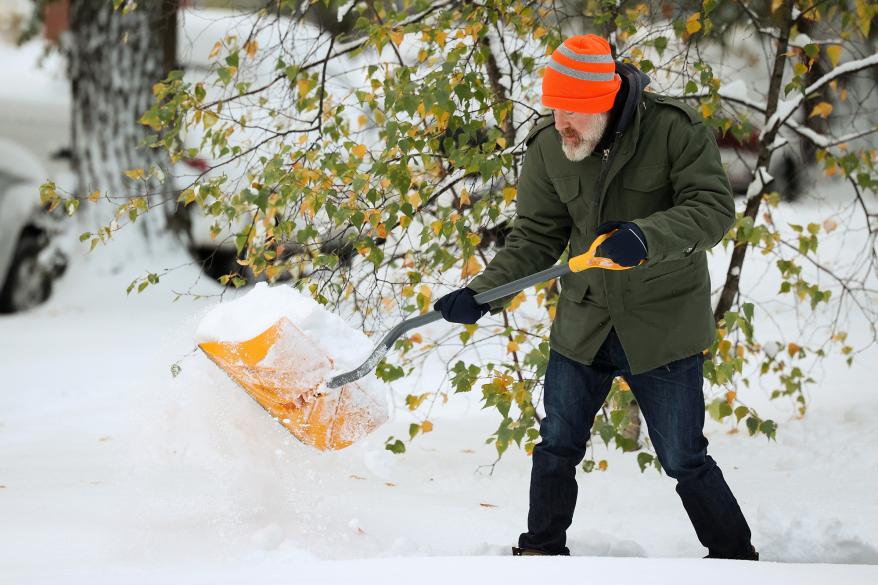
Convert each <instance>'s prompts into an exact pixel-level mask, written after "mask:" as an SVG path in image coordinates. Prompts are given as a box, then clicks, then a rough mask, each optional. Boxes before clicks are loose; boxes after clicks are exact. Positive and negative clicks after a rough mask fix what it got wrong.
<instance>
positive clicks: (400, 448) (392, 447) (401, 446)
mask: <svg viewBox="0 0 878 585" xmlns="http://www.w3.org/2000/svg"><path fill="white" fill-rule="evenodd" d="M391 441H392V442H391ZM384 448H385V449H387V450H388V451H390V452H391V453H396V454H397V455H399V454H401V453H405V443H403V442H402V441H400V440H399V439H396V440H395V441H393V437H390V438H389V439H387V442H386V443H385V444H384Z"/></svg>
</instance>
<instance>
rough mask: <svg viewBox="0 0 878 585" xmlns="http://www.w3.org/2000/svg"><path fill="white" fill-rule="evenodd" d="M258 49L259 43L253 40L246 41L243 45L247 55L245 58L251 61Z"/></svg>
mask: <svg viewBox="0 0 878 585" xmlns="http://www.w3.org/2000/svg"><path fill="white" fill-rule="evenodd" d="M258 48H259V43H257V42H256V41H254V40H250V41H247V44H245V45H244V51H245V52H246V53H247V56H248V57H250V58H251V59H252V58H253V57H255V56H256V50H257V49H258Z"/></svg>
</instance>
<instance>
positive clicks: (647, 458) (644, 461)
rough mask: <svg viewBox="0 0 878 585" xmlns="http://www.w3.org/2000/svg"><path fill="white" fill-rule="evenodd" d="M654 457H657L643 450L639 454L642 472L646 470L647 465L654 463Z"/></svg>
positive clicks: (638, 462)
mask: <svg viewBox="0 0 878 585" xmlns="http://www.w3.org/2000/svg"><path fill="white" fill-rule="evenodd" d="M653 459H655V457H654V456H653V455H652V454H650V453H647V452H646V451H641V452H640V453H638V454H637V464H638V465H639V466H640V473H643V472H644V471H646V467H647V466H648V465H651V464H652V462H653Z"/></svg>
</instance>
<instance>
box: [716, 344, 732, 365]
mask: <svg viewBox="0 0 878 585" xmlns="http://www.w3.org/2000/svg"><path fill="white" fill-rule="evenodd" d="M731 348H732V342H731V341H729V340H728V339H723V340H722V341H720V342H719V347H718V349H719V355H720V357H722V359H723V361H724V362H725V361H728V359H729V350H730V349H731Z"/></svg>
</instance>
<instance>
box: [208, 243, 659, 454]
mask: <svg viewBox="0 0 878 585" xmlns="http://www.w3.org/2000/svg"><path fill="white" fill-rule="evenodd" d="M614 231H615V230H613V231H611V232H608V233H605V234H601V235H599V236H598V237H597V238H595V240H594V242H593V243H592V245H591V246H590V247H589V249H588V251H587V252H585V253H583V254H580V255H579V256H575V257H573V258H571V259H570V260H569V261H568V262H566V263H564V264H558V265H556V266H553V267H551V268H548V269H546V270H542V271H540V272H537V273H535V274H532V275H530V276H526V277H524V278H520V279H518V280H514V281H512V282H510V283H507V284H504V285H501V286H498V287H496V288H492V289H490V290H487V291H485V292H483V293H479V294H477V295H475V300H476V302H477V303H479V304H483V303H490V302H491V301H495V300H497V299H500V298H503V297H506V296H508V295H511V294H513V293H517V292H520V291H522V290H524V289H526V288H529V287H531V286H534V285H535V284H538V283H541V282H545V281H546V280H550V279H552V278H559V277H561V276H564V275H565V274H569V273H571V272H582V271H583V270H588V269H589V268H603V269H604V270H627V269H629V268H633V267H632V266H621V265H619V264H616V263H615V262H613V261H612V260H610V259H609V258H602V257H599V256H595V254H596V250H597V248H598V246H600V245H601V243H602V242H603V241H604V240H606V239H607V238H608V237H610V236H611V235H612V234H613V232H614ZM641 263H642V262H641ZM440 319H442V314H441V313H440V312H439V311H435V310H434V311H430V312H429V313H426V314H424V315H419V316H417V317H412V318H410V319H406V320H404V321H402V322H400V323H399V324H398V325H396V326H395V327H394V328H393V329H391V330H390V331H389V332H388V333H387V334H386V335H385V336H384V338H383V339H382V340H381V342H380V343H379V344H378V345H377V346H376V347H375V349H374V350H373V351H372V353H371V354H370V355H369V357H368V358H367V359H366V361H364V362H363V363H362V364H361V365H360V366H359V367H357V368H356V369H354V370H351V371H349V372H345V373H343V374H339V375H336V376H334V377H332V378H330V379H329V380H328V381H327V380H326V379H327V378H329V375H330V374H331V373H332V371H333V368H334V360H333V359H332V358H331V357H330V356H328V355H324V354H322V353H319V352H315V351H313V348H314V347H316V344H314V343H313V342H312V341H311V340H310V339H309V338H308V336H307V335H305V333H303V332H302V330H301V329H299V328H298V327H296V326H295V325H294V324H293V323H292V322H290V321H289V320H288V319H286V318H282V319H280V320H279V321H277V322H276V323H275V324H274V325H272V326H271V327H270V328H268V329H267V330H265V331H264V332H262V333H260V334H259V335H257V336H256V337H254V338H253V339H249V340H247V341H243V342H206V343H202V344H200V345H199V347H200V348H201V349H202V351H204V353H205V354H207V356H208V357H209V358H210V359H211V360H213V362H214V363H216V364H217V365H218V366H219V367H220V368H222V369H223V370H224V371H225V372H226V373H227V374H228V375H229V376H230V377H231V378H232V379H233V380H234V381H235V382H237V383H238V384H239V385H241V386H242V387H243V388H244V389H245V390H246V391H247V392H248V393H249V394H250V396H252V397H253V398H254V399H255V400H256V401H257V402H258V403H259V404H260V405H262V407H263V408H265V410H267V411H268V412H269V414H271V415H272V417H274V419H275V420H277V421H278V422H280V423H281V424H282V425H283V426H284V427H285V428H286V429H287V430H288V431H290V432H291V433H292V434H293V435H294V436H295V437H296V438H297V439H299V440H300V441H302V442H303V443H306V444H308V445H312V446H314V447H316V448H318V449H320V450H326V449H331V450H337V449H343V448H344V447H347V446H348V445H350V444H352V443H354V442H356V441H357V440H359V439H360V438H362V437H364V436H365V435H367V434H369V433H370V432H371V431H373V430H374V429H375V428H377V427H378V426H380V425H381V424H383V423H384V422H385V421H386V420H387V413H386V409H385V407H384V405H381V404H378V403H376V402H375V401H374V400H373V399H372V398H371V397H370V396H369V395H368V394H367V393H366V392H365V391H364V390H363V389H362V388H361V387H360V386H359V385H358V384H357V383H356V381H357V380H359V379H360V378H362V377H363V376H365V375H366V374H368V373H369V372H371V371H372V370H373V369H374V368H375V366H377V365H378V362H380V361H381V359H382V358H383V357H384V356H385V355H386V354H387V352H388V351H389V350H390V348H391V347H393V343H394V342H395V341H396V340H397V339H398V338H399V337H400V336H401V335H402V334H403V333H405V332H407V331H410V330H412V329H415V328H416V327H420V326H421V325H426V324H427V323H432V322H434V321H438V320H440ZM303 348H309V351H307V352H306V351H302V349H303ZM269 356H270V359H267V358H268V357H269ZM266 363H270V365H266Z"/></svg>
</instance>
